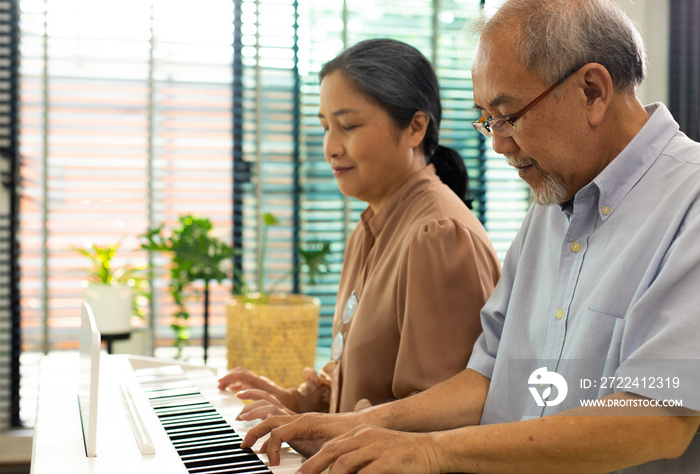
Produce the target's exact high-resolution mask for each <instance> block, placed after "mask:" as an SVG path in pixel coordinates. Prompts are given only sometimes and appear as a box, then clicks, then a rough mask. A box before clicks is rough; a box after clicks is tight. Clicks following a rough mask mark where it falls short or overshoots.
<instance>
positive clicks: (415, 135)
mask: <svg viewBox="0 0 700 474" xmlns="http://www.w3.org/2000/svg"><path fill="white" fill-rule="evenodd" d="M429 124H430V117H429V116H428V114H426V113H425V112H423V111H421V110H419V111H417V112H416V113H415V114H413V119H411V123H410V124H409V125H408V129H407V137H408V145H409V146H410V147H411V148H415V147H417V146H419V145H420V144H421V143H423V138H425V133H426V132H427V131H428V125H429Z"/></svg>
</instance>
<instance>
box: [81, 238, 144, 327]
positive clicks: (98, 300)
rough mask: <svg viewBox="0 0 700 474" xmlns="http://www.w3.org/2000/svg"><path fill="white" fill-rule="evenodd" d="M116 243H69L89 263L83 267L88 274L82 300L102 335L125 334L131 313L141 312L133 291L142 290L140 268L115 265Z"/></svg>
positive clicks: (129, 325)
mask: <svg viewBox="0 0 700 474" xmlns="http://www.w3.org/2000/svg"><path fill="white" fill-rule="evenodd" d="M119 245H120V244H119V243H116V244H113V245H104V246H98V245H96V244H93V243H89V244H87V245H86V247H84V248H82V247H72V249H73V250H75V251H76V252H78V253H80V254H81V255H83V256H85V257H87V258H88V259H89V260H90V262H91V263H92V265H91V266H90V267H87V268H85V269H84V271H85V272H87V274H88V278H87V282H88V283H87V287H86V289H85V300H86V301H87V303H88V304H89V305H90V307H91V308H92V311H93V313H94V315H95V322H96V323H97V328H98V329H99V331H100V333H101V334H102V335H103V336H106V337H107V338H109V337H110V336H114V337H115V338H119V337H120V336H122V337H123V338H128V337H129V335H130V333H131V317H132V316H133V315H138V316H143V314H142V312H141V311H140V308H139V306H138V302H137V300H136V298H135V293H136V292H137V291H138V292H141V291H143V285H144V284H145V281H144V280H143V279H142V278H140V269H139V268H137V267H133V266H131V265H124V266H115V265H114V262H113V259H114V256H115V254H116V253H117V249H118V248H119Z"/></svg>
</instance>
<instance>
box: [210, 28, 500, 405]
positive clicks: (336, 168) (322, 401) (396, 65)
mask: <svg viewBox="0 0 700 474" xmlns="http://www.w3.org/2000/svg"><path fill="white" fill-rule="evenodd" d="M320 80H321V91H320V105H319V114H318V116H319V119H320V121H321V125H322V126H323V129H324V130H325V136H324V141H323V145H324V155H325V158H326V160H327V161H328V163H329V165H330V167H331V169H332V170H333V175H334V176H335V178H336V180H337V181H338V187H339V188H340V191H341V192H342V193H343V194H344V195H346V196H351V197H354V198H356V199H359V200H361V201H364V202H366V203H367V208H366V209H365V210H364V211H363V213H362V216H361V221H360V222H359V223H358V224H357V227H356V228H355V229H354V231H353V232H352V234H351V235H350V238H349V240H348V243H347V247H346V250H345V256H344V261H343V269H342V272H341V277H340V285H339V290H338V297H337V302H336V308H335V317H334V323H333V344H332V350H331V352H332V354H331V355H332V359H333V360H332V361H331V362H330V363H329V364H328V365H326V367H324V369H323V370H322V371H320V372H318V373H317V372H316V371H314V370H312V369H307V370H306V371H305V373H304V378H305V380H306V381H305V383H304V384H302V385H301V386H300V387H298V388H282V387H279V386H277V385H275V384H274V383H273V382H271V381H270V380H268V379H266V378H265V377H262V376H259V375H257V374H253V373H252V372H250V371H248V370H245V369H242V368H236V369H233V370H232V371H230V372H229V373H228V374H227V375H226V376H224V377H223V378H221V380H220V385H219V386H220V388H221V389H226V388H228V389H230V390H243V391H242V392H240V393H239V394H238V396H239V397H241V398H244V399H253V400H255V401H254V402H253V403H251V404H249V405H247V406H246V408H245V409H244V410H243V411H242V412H241V414H240V415H239V418H240V419H256V418H264V417H266V416H267V415H268V414H281V413H292V412H297V413H298V412H307V411H330V412H347V411H352V410H357V409H359V408H363V407H367V406H370V405H375V404H380V403H384V402H387V401H390V400H395V399H398V398H403V397H407V396H409V395H412V394H414V393H416V392H419V391H422V390H425V389H427V388H429V387H431V386H432V385H435V384H436V383H438V382H440V381H442V380H445V379H447V378H449V377H451V376H452V375H454V374H456V373H458V372H459V371H461V370H463V369H464V368H465V367H466V364H467V361H468V360H469V356H470V354H471V351H472V346H473V344H474V341H475V340H476V338H477V336H478V335H479V334H480V333H481V325H480V322H479V311H480V309H481V307H482V305H483V304H484V302H485V301H486V299H487V298H488V297H489V295H490V294H491V292H492V290H493V288H494V286H495V284H496V282H497V280H498V278H499V276H500V265H499V262H498V259H497V256H496V253H495V252H494V250H493V247H492V245H491V242H490V241H489V239H488V237H487V235H486V231H485V230H484V228H483V226H482V225H481V223H480V222H479V220H478V219H477V218H476V217H475V216H474V215H473V214H472V212H471V211H470V210H469V208H468V206H467V204H466V203H465V202H466V200H465V195H466V193H467V172H466V168H465V166H464V162H463V160H462V158H461V157H460V156H459V154H458V153H457V152H455V151H454V150H451V149H449V148H446V147H444V146H441V145H439V144H438V129H439V125H440V119H441V114H442V109H441V105H440V95H439V86H438V80H437V77H436V75H435V73H434V71H433V69H432V67H431V65H430V63H429V62H428V61H427V59H426V58H425V57H424V56H423V55H422V54H421V53H420V52H419V51H418V50H417V49H415V48H413V47H412V46H409V45H407V44H405V43H402V42H399V41H394V40H386V39H378V40H368V41H364V42H361V43H358V44H356V45H355V46H353V47H351V48H349V49H347V50H345V51H344V52H342V53H341V54H340V55H339V56H337V57H336V58H335V59H333V60H331V61H330V62H328V63H327V64H325V66H324V67H323V69H322V70H321V73H320Z"/></svg>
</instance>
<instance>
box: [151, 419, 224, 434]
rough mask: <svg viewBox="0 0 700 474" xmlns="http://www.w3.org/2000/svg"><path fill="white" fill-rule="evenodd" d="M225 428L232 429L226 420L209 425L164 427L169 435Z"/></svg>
mask: <svg viewBox="0 0 700 474" xmlns="http://www.w3.org/2000/svg"><path fill="white" fill-rule="evenodd" d="M223 427H229V428H230V427H231V425H229V424H228V423H226V422H225V421H224V420H222V419H219V420H214V421H211V422H209V423H186V424H181V425H174V426H164V428H165V431H166V432H167V433H168V434H179V433H193V432H195V431H202V430H209V429H212V430H213V429H218V428H223Z"/></svg>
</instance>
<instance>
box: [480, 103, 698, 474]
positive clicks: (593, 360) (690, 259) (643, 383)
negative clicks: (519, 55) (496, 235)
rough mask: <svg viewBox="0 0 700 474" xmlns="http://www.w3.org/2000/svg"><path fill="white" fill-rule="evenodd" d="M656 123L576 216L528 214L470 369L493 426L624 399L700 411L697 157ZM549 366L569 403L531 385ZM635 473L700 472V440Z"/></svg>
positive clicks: (657, 111)
mask: <svg viewBox="0 0 700 474" xmlns="http://www.w3.org/2000/svg"><path fill="white" fill-rule="evenodd" d="M647 112H648V113H649V115H650V119H649V120H648V122H647V123H646V124H645V125H644V127H643V128H642V130H641V131H640V132H639V133H638V134H637V135H636V136H635V138H634V139H633V140H632V141H631V142H630V143H629V144H628V145H627V147H626V148H625V149H624V150H623V151H622V152H621V153H620V154H619V155H618V156H617V157H616V158H615V159H614V160H613V161H612V162H611V163H610V164H609V165H608V166H607V167H606V168H605V169H604V170H603V171H602V172H601V173H600V174H599V175H598V176H597V177H596V178H595V179H594V180H593V181H592V182H591V183H589V184H588V185H587V186H585V187H584V188H582V189H581V190H580V191H579V192H578V193H577V194H576V196H575V198H574V202H573V207H571V206H569V208H567V209H566V210H562V207H560V206H546V207H545V206H539V205H532V207H531V208H530V210H529V212H528V214H527V216H526V218H525V221H524V223H523V225H522V228H521V229H520V231H519V233H518V235H517V236H516V238H515V240H514V241H513V244H512V246H511V248H510V250H509V251H508V254H507V255H506V258H505V262H504V267H503V275H502V277H501V280H500V282H499V283H498V285H497V287H496V289H495V291H494V293H493V294H492V296H491V298H490V299H489V300H488V301H487V303H486V305H485V306H484V308H483V310H482V313H481V319H482V324H483V327H484V332H483V333H482V335H481V336H480V337H479V339H478V340H477V343H476V345H475V347H474V351H473V353H472V357H471V359H470V361H469V364H468V367H469V368H471V369H473V370H475V371H477V372H479V373H481V374H482V375H484V376H486V377H488V378H489V379H491V384H490V388H489V393H488V396H487V399H486V403H485V406H484V411H483V415H482V420H481V422H482V424H488V423H501V422H510V421H516V420H522V419H528V418H532V417H538V416H543V415H548V414H552V413H555V412H558V411H562V410H566V409H569V408H572V407H577V406H580V399H582V398H588V399H595V398H599V397H602V396H605V395H608V394H610V393H613V392H617V391H626V392H632V393H636V394H639V395H642V396H645V397H649V398H650V399H654V400H666V399H672V400H680V401H681V402H682V404H683V406H684V407H686V408H691V409H694V410H700V144H698V143H695V142H693V141H692V140H690V139H689V138H687V137H686V136H685V135H684V134H683V133H681V132H680V131H679V130H678V125H677V124H676V123H675V121H674V120H673V118H672V116H671V114H670V113H669V111H668V110H667V109H666V107H665V106H663V105H662V104H653V105H650V106H648V107H647ZM572 212H573V213H572ZM539 367H547V369H546V370H547V371H551V372H556V373H557V374H559V375H561V376H562V377H563V378H564V379H565V380H566V382H567V384H568V394H567V395H566V398H565V400H564V401H563V402H562V403H561V404H557V405H556V406H544V407H540V406H538V404H537V403H536V399H535V395H534V394H533V393H531V392H532V391H535V390H536V391H538V392H540V393H541V399H540V402H542V401H544V400H547V397H548V396H549V400H550V401H553V400H554V399H555V397H556V394H557V393H558V390H559V388H560V387H558V386H557V387H553V388H552V389H551V390H550V389H549V388H547V387H548V385H547V384H542V385H533V384H532V383H528V382H532V380H531V379H530V376H531V374H532V372H533V371H534V370H535V369H538V368H539ZM658 377H662V378H663V380H659V378H658ZM530 387H532V390H530ZM584 388H585V390H584ZM543 392H546V393H543ZM625 472H659V473H661V472H663V473H667V472H678V473H680V472H700V437H699V436H698V435H696V436H695V439H694V440H693V442H692V443H691V445H690V447H689V448H688V449H687V450H686V452H685V454H684V455H683V456H681V457H680V458H678V459H675V460H662V461H656V462H652V463H648V464H645V465H644V466H639V467H637V468H632V469H630V470H625Z"/></svg>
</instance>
